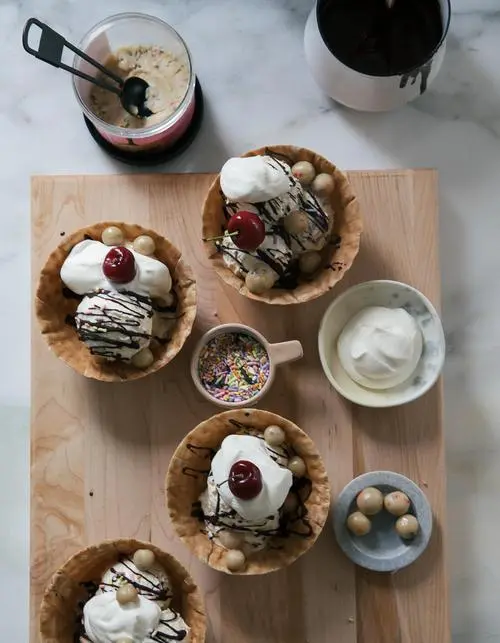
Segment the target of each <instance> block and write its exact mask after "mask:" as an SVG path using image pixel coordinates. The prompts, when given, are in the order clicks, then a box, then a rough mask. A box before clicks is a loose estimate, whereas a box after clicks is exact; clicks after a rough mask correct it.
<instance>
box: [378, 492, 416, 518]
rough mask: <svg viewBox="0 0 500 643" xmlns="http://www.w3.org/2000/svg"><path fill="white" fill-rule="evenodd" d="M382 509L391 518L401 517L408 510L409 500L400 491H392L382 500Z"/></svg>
mask: <svg viewBox="0 0 500 643" xmlns="http://www.w3.org/2000/svg"><path fill="white" fill-rule="evenodd" d="M384 507H385V508H386V511H388V512H389V513H390V514H392V515H393V516H403V515H404V514H406V513H408V510H409V509H410V499H409V498H408V496H407V495H406V493H403V492H402V491H393V492H392V493H388V494H387V495H386V497H385V498H384Z"/></svg>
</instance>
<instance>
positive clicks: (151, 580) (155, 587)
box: [98, 550, 173, 609]
mask: <svg viewBox="0 0 500 643" xmlns="http://www.w3.org/2000/svg"><path fill="white" fill-rule="evenodd" d="M145 551H147V550H145ZM134 560H135V556H134V559H132V558H124V559H123V560H121V561H120V562H118V563H115V564H114V565H113V566H112V567H110V568H109V569H108V570H107V571H106V572H105V573H104V574H103V577H102V580H101V583H100V584H99V590H98V591H99V592H115V591H117V590H118V589H119V588H120V587H122V586H123V584H124V583H127V584H129V585H131V586H132V587H135V589H136V590H137V591H138V593H139V595H141V596H143V597H144V598H147V599H148V600H151V601H154V602H155V603H158V605H159V606H160V607H161V608H162V609H164V608H166V607H168V606H169V605H170V601H171V600H172V596H173V590H172V585H171V583H170V580H169V578H168V575H167V572H166V571H165V570H164V569H163V567H161V566H160V565H159V564H158V563H153V564H152V565H151V566H150V567H149V568H148V569H139V568H138V567H137V565H136V564H135V563H134Z"/></svg>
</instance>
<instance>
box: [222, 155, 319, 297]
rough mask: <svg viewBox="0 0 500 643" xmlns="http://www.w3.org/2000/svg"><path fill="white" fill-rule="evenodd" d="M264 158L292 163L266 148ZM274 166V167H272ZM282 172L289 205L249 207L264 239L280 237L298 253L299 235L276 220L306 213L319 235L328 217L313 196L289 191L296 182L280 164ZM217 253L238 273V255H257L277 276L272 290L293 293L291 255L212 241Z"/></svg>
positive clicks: (228, 207) (231, 206) (233, 207)
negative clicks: (263, 228)
mask: <svg viewBox="0 0 500 643" xmlns="http://www.w3.org/2000/svg"><path fill="white" fill-rule="evenodd" d="M266 155H267V156H270V157H272V158H273V159H274V160H276V161H279V162H280V164H283V163H285V164H287V165H288V166H291V165H293V161H292V160H291V159H289V158H288V157H287V156H285V155H284V154H279V153H276V152H273V151H271V150H268V149H266ZM273 167H274V166H273ZM280 167H281V169H282V171H283V173H284V174H285V175H286V176H287V178H288V181H289V184H290V189H291V190H292V191H291V193H290V196H289V200H290V204H289V206H288V208H287V210H286V211H284V210H283V207H282V199H281V198H280V197H276V198H275V199H270V200H269V201H263V202H261V203H253V204H252V205H253V206H254V207H255V208H256V209H257V212H258V214H259V217H260V218H261V219H262V221H263V222H264V223H265V225H266V229H267V230H268V232H267V233H266V236H271V237H272V236H273V235H276V236H278V237H280V238H281V239H282V240H283V241H284V242H285V244H286V245H287V246H290V243H291V241H294V242H295V243H296V245H298V246H299V247H300V248H301V249H302V250H305V245H304V244H303V241H302V238H301V236H300V235H293V234H290V233H288V232H287V231H286V230H285V229H284V227H283V226H282V225H280V221H279V220H280V218H281V217H282V216H286V215H287V214H288V213H290V212H292V211H295V210H302V211H304V212H306V214H307V216H308V218H309V220H310V222H311V223H312V225H313V226H314V227H315V228H317V229H318V230H319V232H320V233H322V234H326V233H327V231H328V215H327V214H326V213H325V211H324V210H323V208H322V207H321V205H320V204H319V202H318V200H317V199H316V197H315V196H314V195H313V194H311V193H310V192H307V197H308V198H307V197H306V195H305V194H304V192H303V190H301V189H299V190H296V189H295V190H293V188H296V187H297V186H298V185H299V182H298V181H297V179H296V178H295V177H294V176H293V175H292V174H291V172H290V168H289V167H285V166H283V165H280ZM220 194H221V198H222V199H223V200H224V201H225V196H224V194H223V193H222V192H221V193H220ZM223 208H224V217H225V219H226V221H227V220H229V219H230V218H231V216H232V215H233V214H235V213H236V212H237V211H238V204H237V203H225V204H224V206H223ZM215 245H216V248H217V250H218V251H219V252H220V253H221V254H223V255H226V256H228V257H230V258H231V259H232V260H233V261H234V262H235V263H237V264H238V266H239V268H240V269H241V271H242V272H244V273H246V272H248V270H247V268H246V267H245V264H244V262H243V261H241V260H240V259H239V255H240V254H241V253H243V254H245V255H249V256H255V255H256V256H257V257H258V258H259V259H260V260H261V261H262V262H264V263H265V264H267V265H268V266H269V267H270V268H272V270H274V272H275V273H276V274H277V275H278V276H279V278H278V280H277V282H276V283H275V284H274V286H273V287H274V288H285V289H288V290H293V289H294V288H296V287H297V285H298V279H299V265H298V261H297V259H296V258H294V257H292V256H291V253H289V252H288V253H287V252H283V251H282V250H279V249H278V248H276V247H273V246H270V247H267V248H262V246H261V247H260V248H258V249H257V250H256V251H253V252H252V251H245V250H241V249H239V248H238V249H235V248H226V247H225V246H224V245H223V244H222V243H221V242H220V241H218V242H216V244H215Z"/></svg>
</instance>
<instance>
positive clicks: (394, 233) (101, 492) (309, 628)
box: [31, 170, 450, 643]
mask: <svg viewBox="0 0 500 643" xmlns="http://www.w3.org/2000/svg"><path fill="white" fill-rule="evenodd" d="M349 177H350V179H351V181H352V183H353V187H354V189H355V191H356V192H357V194H358V195H359V198H360V201H361V204H362V206H363V212H364V218H365V233H364V236H363V239H362V247H361V251H360V254H359V257H358V259H357V260H356V262H355V264H354V266H353V268H352V269H351V272H350V273H349V275H348V277H347V278H346V279H345V280H344V281H343V282H342V283H341V284H340V285H339V287H338V288H337V289H336V291H335V294H338V293H339V292H341V291H342V290H343V289H344V288H345V287H346V286H348V285H352V284H354V283H356V282H359V281H364V280H368V279H376V278H392V279H397V280H401V281H405V282H408V283H410V284H412V285H413V286H416V287H417V288H419V289H420V290H422V291H423V292H424V293H425V294H426V295H427V296H428V297H429V298H430V299H431V300H432V301H433V302H434V303H435V304H437V305H439V297H440V279H439V264H438V252H437V246H438V236H437V235H438V214H437V177H436V173H435V172H433V171H430V170H417V171H412V170H404V171H394V172H351V173H349ZM212 179H213V176H212V175H209V174H203V175H161V174H155V175H151V176H59V177H49V176H46V177H35V178H34V179H33V183H32V210H33V212H32V215H33V228H32V229H33V239H32V243H33V246H32V258H33V266H32V267H33V286H35V284H36V282H37V279H38V274H39V271H40V269H41V267H42V265H43V263H44V262H45V259H46V257H47V256H48V254H49V252H50V251H51V250H52V249H53V248H54V247H55V246H56V245H57V244H58V243H59V242H60V240H61V238H62V237H63V236H64V235H65V234H67V233H69V232H71V231H73V230H75V229H77V228H79V227H82V226H85V225H88V224H90V223H92V222H94V221H99V220H104V219H115V220H122V221H130V222H137V223H141V224H143V225H145V226H147V227H149V226H150V227H152V228H154V229H155V230H157V231H158V232H160V233H162V234H164V235H165V236H167V237H168V238H170V239H171V240H172V241H173V242H174V243H175V244H176V245H177V246H178V247H179V248H181V249H182V250H183V252H184V253H185V257H186V259H187V261H189V262H190V263H191V265H192V267H193V268H194V270H195V272H196V275H197V280H198V297H199V299H198V318H197V322H196V325H195V329H194V331H193V335H192V337H191V338H190V340H189V342H188V343H187V344H186V346H185V347H184V348H183V350H182V351H181V354H180V355H179V356H178V357H177V358H176V359H175V360H174V362H173V363H171V364H169V365H168V366H167V367H166V368H164V369H163V370H162V371H160V372H159V373H158V374H156V375H153V376H150V377H148V378H145V379H144V380H140V381H137V382H131V383H126V384H120V383H118V384H105V383H99V382H93V381H88V380H86V379H85V378H83V377H81V376H79V375H77V374H75V373H73V372H72V371H71V370H70V369H69V368H68V367H66V366H65V365H64V364H63V363H61V362H60V361H58V360H57V359H56V358H55V357H54V356H53V355H52V354H51V353H50V352H49V351H48V349H47V347H46V345H45V343H44V340H43V338H42V337H41V336H40V334H39V332H38V328H37V325H36V322H35V323H34V324H33V334H32V427H31V472H32V474H31V642H32V643H35V641H37V640H38V638H37V615H38V607H39V604H40V600H41V597H42V593H43V590H44V587H45V585H46V583H47V581H48V579H49V578H50V576H51V574H52V573H53V572H54V570H55V569H56V568H57V567H58V566H59V565H60V564H61V563H62V562H63V561H64V560H65V559H66V558H68V557H69V556H70V555H71V554H73V553H74V552H75V551H77V550H78V549H79V548H81V547H84V546H86V545H87V544H89V543H91V542H96V541H99V540H102V539H105V538H116V537H120V536H125V537H127V536H134V537H136V538H139V539H143V540H151V541H152V542H154V543H155V544H157V545H159V546H160V547H163V548H164V549H166V550H167V551H170V552H171V553H173V554H174V555H176V556H177V557H178V558H179V559H180V560H181V561H182V562H183V563H184V564H185V565H186V566H187V567H188V568H189V570H190V571H191V572H192V574H193V575H194V577H195V578H196V579H197V581H198V582H199V584H200V586H201V588H202V589H203V591H204V594H205V600H206V605H207V611H208V614H209V635H208V642H209V643H216V642H217V643H250V642H252V643H332V642H333V641H335V643H448V642H449V640H450V632H449V623H448V620H449V618H448V617H449V614H448V593H447V582H446V572H445V537H444V531H445V516H444V511H445V462H444V449H443V429H442V417H441V413H442V391H441V385H440V384H439V385H438V386H436V387H435V388H434V389H433V390H432V391H431V392H430V393H428V394H427V395H426V396H425V397H424V398H423V399H421V400H420V401H417V402H415V403H413V404H410V405H408V406H405V407H402V408H398V409H392V410H369V409H362V408H358V407H354V406H352V405H351V404H349V403H347V402H345V401H344V400H342V399H341V398H340V397H339V396H338V395H337V394H336V393H335V392H334V391H333V389H331V388H330V386H329V384H328V382H327V380H326V378H325V377H324V375H323V373H322V370H321V367H320V362H319V357H318V352H317V330H318V326H319V321H320V319H321V315H322V314H323V312H324V310H325V308H326V307H327V306H328V304H329V302H330V301H331V297H332V295H325V296H324V297H323V298H321V299H319V300H317V301H315V302H311V303H308V304H304V305H302V306H289V307H286V308H279V307H267V306H266V305H265V304H260V303H257V302H252V301H249V300H247V299H245V298H243V297H241V296H240V295H238V294H237V293H236V292H235V291H234V290H232V289H229V288H228V287H226V286H223V285H222V283H221V282H220V281H219V279H218V278H217V276H216V275H215V274H214V272H213V271H212V270H211V269H210V265H209V263H208V261H207V259H206V258H205V255H204V252H203V250H202V245H201V242H200V238H199V236H200V210H201V204H202V202H203V197H204V194H205V193H206V191H207V189H208V187H209V185H210V183H211V181H212ZM240 320H241V321H243V322H244V323H246V324H249V325H251V326H254V327H255V328H257V329H258V330H260V331H261V332H262V333H264V335H266V336H267V337H268V338H269V339H270V340H272V341H282V340H285V339H295V338H298V339H300V340H301V341H302V343H303V345H304V352H305V357H304V359H303V360H301V361H300V362H296V363H294V364H292V365H289V366H285V367H284V368H282V369H281V370H280V373H279V376H278V377H277V380H276V382H275V384H274V386H273V389H272V391H271V393H270V394H269V396H268V397H267V398H266V399H265V401H264V403H263V405H262V406H263V408H267V409H269V410H272V411H276V412H278V413H280V414H282V415H285V416H287V417H289V418H290V419H292V420H293V421H295V422H296V423H297V424H298V425H299V426H301V427H302V428H303V429H304V430H305V431H307V432H308V433H310V435H311V436H312V438H313V439H314V440H315V442H316V444H317V445H318V447H319V449H320V451H321V453H322V454H323V458H324V460H325V462H326V465H327V468H328V473H329V476H330V481H331V486H332V491H333V498H335V497H336V495H337V494H338V492H339V491H340V490H341V489H342V487H343V486H344V485H345V484H346V483H347V482H349V480H351V479H352V478H353V477H354V476H356V475H358V474H360V473H363V472H364V471H370V470H375V469H392V470H394V471H398V472H401V473H403V474H405V475H407V476H409V477H410V478H412V479H413V480H415V481H416V482H417V484H419V485H420V486H421V487H422V488H423V489H424V491H425V493H426V494H427V496H428V498H429V500H430V502H431V505H432V509H433V512H434V516H435V528H434V534H433V537H432V540H431V544H430V546H429V548H428V550H427V551H426V553H425V554H424V555H423V556H422V558H421V559H420V560H419V561H417V562H416V563H415V564H414V565H413V566H411V567H409V568H408V569H406V570H403V571H401V572H399V573H397V574H395V575H383V574H375V573H370V572H365V571H363V570H360V569H355V567H354V566H353V565H352V564H351V563H350V562H349V561H348V560H347V559H346V558H345V557H344V556H343V554H342V553H341V552H340V550H339V549H338V547H337V545H336V542H335V539H334V536H333V532H332V528H331V526H330V524H328V525H327V527H326V528H325V530H324V533H323V535H322V536H321V538H320V539H319V541H318V543H317V544H316V545H315V546H314V547H313V549H312V551H311V552H310V553H308V554H307V555H305V556H304V557H303V558H302V559H301V560H300V561H299V562H297V563H296V564H294V565H292V566H291V567H290V568H289V569H285V570H283V571H281V572H277V573H273V574H269V575H267V576H264V577H256V578H241V577H229V576H226V575H224V574H219V573H217V572H213V571H212V570H210V569H209V568H208V567H206V566H204V565H202V564H201V563H199V562H198V561H197V560H196V559H194V558H193V557H192V556H191V555H190V554H189V553H188V551H187V550H186V549H185V548H184V546H183V545H182V544H181V543H180V541H179V540H178V539H177V537H176V536H175V535H174V533H173V530H172V527H171V525H170V524H169V520H168V517H167V513H166V511H165V507H164V489H163V486H164V476H165V472H166V469H167V466H168V463H169V459H170V457H171V454H172V452H173V450H174V448H175V446H176V445H177V444H178V442H179V441H180V440H181V438H182V437H183V436H184V435H185V433H186V432H187V431H188V430H190V429H191V428H192V427H194V426H195V425H196V424H198V422H200V421H201V420H203V419H205V418H207V417H209V416H210V415H212V414H213V413H215V412H216V408H215V407H213V406H212V405H210V404H209V403H207V402H204V401H203V400H202V399H201V397H200V396H199V394H198V393H197V392H196V390H195V389H194V386H193V384H192V382H191V380H190V375H189V359H190V355H191V352H192V349H193V347H194V343H195V341H196V340H197V339H198V338H199V336H200V334H201V333H202V332H204V331H206V330H207V329H208V328H209V327H211V326H213V325H215V324H218V323H222V322H236V321H240Z"/></svg>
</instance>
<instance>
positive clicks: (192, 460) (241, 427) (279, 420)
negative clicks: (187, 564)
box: [166, 409, 330, 575]
mask: <svg viewBox="0 0 500 643" xmlns="http://www.w3.org/2000/svg"><path fill="white" fill-rule="evenodd" d="M270 425H278V426H279V427H281V428H282V429H283V431H284V432H285V436H286V437H285V439H286V443H287V444H288V445H289V446H290V447H292V449H293V450H294V452H295V453H296V454H297V455H298V456H300V457H301V458H302V459H303V460H304V462H305V464H306V467H307V473H306V476H305V478H306V479H308V480H309V481H310V483H311V484H310V485H307V486H306V485H304V489H303V491H304V495H303V496H302V494H301V502H302V504H303V507H304V508H305V509H306V510H307V513H306V515H305V518H306V520H304V521H303V520H301V519H298V520H296V521H295V522H294V523H292V526H293V527H294V532H295V531H297V532H302V533H301V535H298V534H297V535H295V534H290V535H289V536H288V537H287V538H282V537H278V536H276V537H273V538H272V547H267V548H265V549H262V550H260V551H257V552H254V553H252V554H251V555H250V556H249V557H248V559H247V565H246V567H245V569H244V570H243V571H241V572H239V573H240V574H242V575H256V574H266V573H268V572H272V571H276V570H278V569H282V568H283V567H286V566H287V565H290V564H291V563H293V562H294V561H296V560H297V558H299V557H300V556H301V555H302V554H304V553H305V552H306V551H307V550H308V549H310V548H311V547H312V546H313V544H314V543H315V541H316V539H317V538H318V536H319V534H320V533H321V530H322V529H323V526H324V524H325V521H326V518H327V516H328V510H329V507H330V487H329V483H328V477H327V474H326V470H325V467H324V465H323V462H322V460H321V456H320V454H319V452H318V450H317V448H316V446H315V445H314V443H313V441H312V440H311V438H310V437H309V436H307V435H306V434H305V433H304V432H303V431H302V430H301V429H299V427H298V426H296V425H295V424H294V423H293V422H290V420H287V419H285V418H283V417H280V416H279V415H276V414H275V413H270V412H269V411H262V410H258V409H239V410H234V411H226V412H224V413H220V414H219V415H215V416H213V417H211V418H209V419H208V420H205V421H204V422H202V423H201V424H199V425H198V426H197V427H196V428H195V429H193V430H192V431H191V432H190V433H189V434H188V435H187V436H186V437H185V438H184V440H183V441H182V442H181V443H180V444H179V446H178V447H177V449H176V450H175V453H174V455H173V457H172V460H171V461H170V466H169V469H168V472H167V477H166V499H167V507H168V512H169V515H170V519H171V520H172V524H173V525H174V528H175V530H176V531H177V534H178V535H179V537H180V538H181V539H182V540H183V542H184V543H185V544H186V545H187V546H188V547H189V549H190V550H191V552H192V553H193V554H195V555H196V556H197V557H198V558H199V559H200V560H201V561H202V562H204V563H206V564H207V565H210V567H212V568H213V569H216V570H218V571H221V572H226V573H229V571H228V568H227V566H226V564H225V562H224V558H225V554H226V552H227V549H225V548H224V547H222V546H221V545H219V544H217V543H216V542H214V541H213V540H210V539H209V538H208V536H207V535H206V533H205V532H204V522H203V521H201V520H200V519H198V518H197V517H196V516H194V515H193V506H194V507H196V506H197V505H199V502H198V499H199V496H200V494H201V492H202V491H203V490H204V489H205V488H206V483H207V474H208V472H209V469H210V463H211V455H212V454H213V453H214V452H215V450H217V449H218V447H219V446H220V444H221V442H222V441H223V440H224V438H226V437H227V436H228V435H231V434H235V433H240V434H245V433H247V434H248V433H249V432H251V431H252V432H255V433H258V434H262V433H263V432H264V430H265V429H266V427H268V426H270ZM306 525H307V528H305V526H306Z"/></svg>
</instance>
